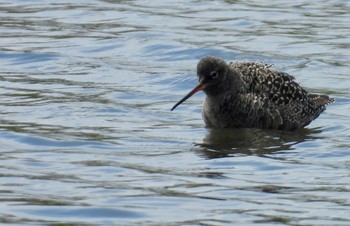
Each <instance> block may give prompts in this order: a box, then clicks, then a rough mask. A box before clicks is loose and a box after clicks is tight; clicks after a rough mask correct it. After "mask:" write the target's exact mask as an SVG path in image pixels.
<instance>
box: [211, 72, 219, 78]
mask: <svg viewBox="0 0 350 226" xmlns="http://www.w3.org/2000/svg"><path fill="white" fill-rule="evenodd" d="M218 75H219V73H218V72H217V71H212V72H211V73H210V76H211V77H212V78H216V77H218Z"/></svg>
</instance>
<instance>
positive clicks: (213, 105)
mask: <svg viewBox="0 0 350 226" xmlns="http://www.w3.org/2000/svg"><path fill="white" fill-rule="evenodd" d="M197 76H198V80H199V84H198V85H197V86H196V87H195V88H194V89H193V90H192V91H191V92H189V93H188V94H187V95H186V96H185V97H184V98H182V99H181V100H180V101H179V102H177V103H176V104H175V105H174V107H173V108H172V109H171V110H174V109H175V108H176V107H177V106H178V105H180V104H181V103H183V102H184V101H185V100H187V99H188V98H190V97H191V96H192V95H193V94H195V93H197V92H199V91H201V90H203V91H204V92H205V94H206V99H205V101H204V104H203V109H202V116H203V119H204V122H205V124H206V126H207V127H215V128H224V127H244V128H260V129H277V130H296V129H299V128H302V127H305V126H307V125H309V124H310V123H311V121H313V120H314V119H316V118H317V117H318V116H319V115H320V114H321V113H322V112H323V111H324V110H325V109H326V106H327V105H328V104H331V103H333V102H334V99H332V98H329V97H328V96H326V95H317V94H310V93H308V92H307V91H305V90H304V89H303V88H302V87H301V86H300V85H299V84H298V83H296V82H295V81H294V77H293V76H291V75H289V74H287V73H284V72H279V71H276V70H273V69H272V68H271V65H267V64H263V63H256V62H230V63H226V62H225V61H224V60H222V59H220V58H217V57H213V56H206V57H204V58H202V59H201V60H200V61H199V63H198V65H197Z"/></svg>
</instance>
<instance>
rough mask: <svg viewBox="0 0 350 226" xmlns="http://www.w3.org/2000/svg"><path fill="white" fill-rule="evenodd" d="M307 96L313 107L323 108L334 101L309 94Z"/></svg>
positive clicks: (324, 96)
mask: <svg viewBox="0 0 350 226" xmlns="http://www.w3.org/2000/svg"><path fill="white" fill-rule="evenodd" d="M308 96H309V98H310V99H311V102H312V103H314V104H315V105H319V106H320V105H323V106H325V105H329V104H332V103H334V99H333V98H330V97H329V96H327V95H318V94H309V95H308Z"/></svg>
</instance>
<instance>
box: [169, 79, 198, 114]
mask: <svg viewBox="0 0 350 226" xmlns="http://www.w3.org/2000/svg"><path fill="white" fill-rule="evenodd" d="M204 88H205V85H204V84H198V85H197V86H196V87H194V89H193V90H191V92H189V93H188V94H187V95H186V96H184V97H183V98H182V99H181V100H179V102H177V103H176V104H175V105H174V107H172V108H171V110H170V111H172V110H174V109H175V108H176V107H177V106H179V105H180V104H182V103H183V102H184V101H185V100H187V99H188V98H190V97H191V96H192V95H193V94H195V93H197V92H199V91H201V90H203V89H204Z"/></svg>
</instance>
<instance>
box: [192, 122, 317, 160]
mask: <svg viewBox="0 0 350 226" xmlns="http://www.w3.org/2000/svg"><path fill="white" fill-rule="evenodd" d="M321 132H322V130H321V129H301V130H297V131H293V132H289V131H274V130H261V129H242V128H239V129H237V128H234V129H208V133H207V135H206V136H205V137H204V139H203V142H202V143H197V144H195V147H194V149H195V150H196V151H198V153H199V154H200V155H203V156H204V157H206V158H209V159H212V158H221V157H227V156H234V155H242V154H243V155H251V154H255V155H264V154H270V153H273V152H277V151H287V150H292V149H293V146H294V145H295V144H297V143H301V142H304V141H306V140H312V139H315V138H317V134H319V133H321Z"/></svg>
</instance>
